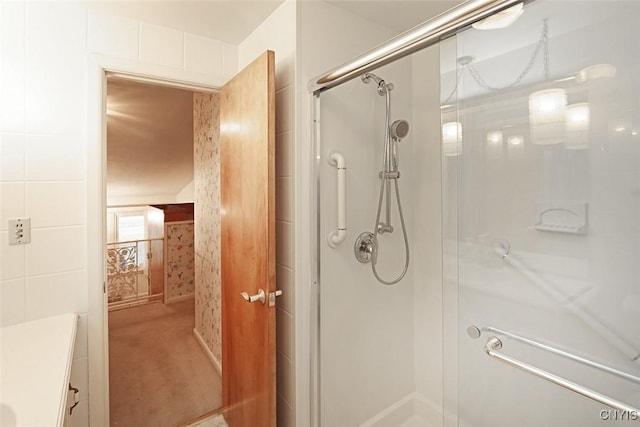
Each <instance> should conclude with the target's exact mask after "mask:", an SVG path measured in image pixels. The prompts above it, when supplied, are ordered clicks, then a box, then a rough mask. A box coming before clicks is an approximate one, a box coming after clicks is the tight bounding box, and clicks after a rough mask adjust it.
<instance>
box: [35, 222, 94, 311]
mask: <svg viewBox="0 0 640 427" xmlns="http://www.w3.org/2000/svg"><path fill="white" fill-rule="evenodd" d="M86 238H87V235H86V229H85V227H84V226H80V227H77V226H74V227H59V228H32V229H31V243H29V244H28V245H25V251H26V269H27V275H28V276H40V275H43V274H54V273H58V272H67V271H76V270H82V269H84V268H86V245H87V242H86ZM86 286H87V284H86V282H85V284H84V287H86ZM61 313H64V311H61Z"/></svg>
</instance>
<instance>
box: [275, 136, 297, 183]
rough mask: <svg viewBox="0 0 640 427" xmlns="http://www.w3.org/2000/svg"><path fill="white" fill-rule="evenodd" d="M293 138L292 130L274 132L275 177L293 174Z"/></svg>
mask: <svg viewBox="0 0 640 427" xmlns="http://www.w3.org/2000/svg"><path fill="white" fill-rule="evenodd" d="M294 138H295V134H294V132H293V131H287V132H282V133H278V134H276V177H283V176H293V170H294V157H293V151H294V150H293V148H294V147H293V146H294Z"/></svg>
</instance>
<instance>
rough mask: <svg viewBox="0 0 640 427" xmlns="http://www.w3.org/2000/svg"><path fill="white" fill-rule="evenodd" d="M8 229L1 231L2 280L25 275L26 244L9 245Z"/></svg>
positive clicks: (0, 268) (0, 261)
mask: <svg viewBox="0 0 640 427" xmlns="http://www.w3.org/2000/svg"><path fill="white" fill-rule="evenodd" d="M8 239H9V236H8V234H7V232H6V231H3V232H0V242H2V244H1V245H0V280H9V279H17V278H20V277H24V274H25V268H24V254H25V250H24V245H8V244H7V242H8Z"/></svg>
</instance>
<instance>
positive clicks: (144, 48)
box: [140, 22, 184, 68]
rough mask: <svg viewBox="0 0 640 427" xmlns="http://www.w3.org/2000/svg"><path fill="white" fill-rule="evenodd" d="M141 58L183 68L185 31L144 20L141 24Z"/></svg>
mask: <svg viewBox="0 0 640 427" xmlns="http://www.w3.org/2000/svg"><path fill="white" fill-rule="evenodd" d="M140 60H141V61H142V62H148V63H150V64H158V65H164V66H167V67H173V68H182V67H183V65H184V33H183V32H182V31H178V30H174V29H172V28H167V27H161V26H158V25H153V24H148V23H146V22H142V23H141V24H140Z"/></svg>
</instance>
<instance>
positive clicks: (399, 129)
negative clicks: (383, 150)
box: [389, 120, 409, 141]
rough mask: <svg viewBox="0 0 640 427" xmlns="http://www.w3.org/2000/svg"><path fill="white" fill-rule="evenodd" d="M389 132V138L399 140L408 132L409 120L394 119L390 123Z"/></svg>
mask: <svg viewBox="0 0 640 427" xmlns="http://www.w3.org/2000/svg"><path fill="white" fill-rule="evenodd" d="M389 133H390V134H391V138H393V139H396V140H398V141H399V140H401V139H402V138H404V137H406V136H407V134H408V133H409V122H408V121H406V120H396V121H395V122H393V123H392V124H391V127H390V129H389Z"/></svg>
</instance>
